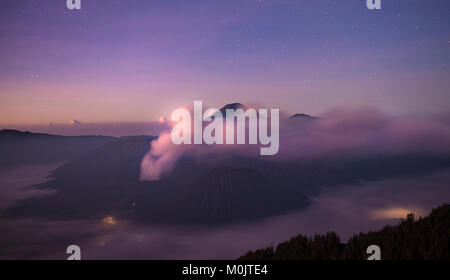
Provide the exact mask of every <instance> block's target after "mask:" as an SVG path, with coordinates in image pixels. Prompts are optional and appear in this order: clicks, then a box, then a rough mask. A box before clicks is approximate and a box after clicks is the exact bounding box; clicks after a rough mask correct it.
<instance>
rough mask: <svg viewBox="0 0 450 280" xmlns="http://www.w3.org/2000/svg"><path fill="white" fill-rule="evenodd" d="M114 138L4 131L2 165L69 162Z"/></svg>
mask: <svg viewBox="0 0 450 280" xmlns="http://www.w3.org/2000/svg"><path fill="white" fill-rule="evenodd" d="M114 139H115V138H114V137H108V136H59V135H50V134H40V133H31V132H21V131H17V130H8V129H5V130H0V166H6V165H16V164H32V163H46V162H56V161H67V160H71V159H74V158H76V157H78V156H80V155H82V154H84V153H87V152H90V151H93V150H95V149H97V148H98V147H100V146H103V145H104V144H106V143H108V142H110V141H112V140H114Z"/></svg>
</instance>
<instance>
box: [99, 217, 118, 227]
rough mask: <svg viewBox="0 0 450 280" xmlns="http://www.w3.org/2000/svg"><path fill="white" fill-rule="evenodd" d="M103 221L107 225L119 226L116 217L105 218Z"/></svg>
mask: <svg viewBox="0 0 450 280" xmlns="http://www.w3.org/2000/svg"><path fill="white" fill-rule="evenodd" d="M102 221H103V223H105V224H107V225H116V224H117V220H116V219H114V217H112V216H108V217H105V218H104V219H103V220H102Z"/></svg>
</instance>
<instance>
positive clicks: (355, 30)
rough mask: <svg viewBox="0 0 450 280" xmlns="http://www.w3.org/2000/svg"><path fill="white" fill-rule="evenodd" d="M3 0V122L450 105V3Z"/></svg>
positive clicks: (399, 110) (415, 109)
mask: <svg viewBox="0 0 450 280" xmlns="http://www.w3.org/2000/svg"><path fill="white" fill-rule="evenodd" d="M81 1H82V9H81V10H68V9H67V8H66V1H65V0H34V1H33V0H2V1H1V2H0V42H1V44H0V63H1V67H0V125H3V126H4V125H14V124H48V123H49V122H52V123H68V122H69V121H70V120H74V119H76V120H80V121H82V122H93V123H95V122H112V121H115V120H120V121H129V122H131V121H133V122H134V121H136V122H146V121H154V120H156V119H157V118H158V117H160V116H161V115H164V114H167V113H168V112H169V113H170V111H171V110H173V109H174V108H176V107H177V106H179V105H182V104H192V102H193V100H203V101H204V103H206V104H207V105H208V106H222V105H223V104H226V103H231V102H242V103H259V104H263V105H265V106H267V107H270V108H279V109H282V110H286V111H288V112H291V113H308V114H313V115H317V114H320V113H322V112H324V111H326V110H328V109H330V108H333V107H336V106H358V105H361V104H363V105H367V104H369V105H373V106H376V107H379V108H380V109H382V110H384V111H386V112H389V113H392V114H437V113H447V112H448V109H449V108H450V92H449V90H450V79H449V78H450V1H448V0H382V9H381V10H369V9H367V7H366V3H365V2H366V1H365V0H345V1H342V0H341V1H332V0H315V1H304V0H297V1H285V0H276V1H269V0H227V1H215V0H207V1H200V0H189V1H178V0H174V1H173V0H161V1H153V0H145V1H144V0H129V1H121V0H109V1H108V0H81Z"/></svg>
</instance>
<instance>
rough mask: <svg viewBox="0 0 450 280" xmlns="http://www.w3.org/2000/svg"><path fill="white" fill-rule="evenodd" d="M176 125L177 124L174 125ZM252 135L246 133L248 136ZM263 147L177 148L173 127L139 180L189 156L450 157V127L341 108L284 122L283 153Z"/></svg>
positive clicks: (153, 147)
mask: <svg viewBox="0 0 450 280" xmlns="http://www.w3.org/2000/svg"><path fill="white" fill-rule="evenodd" d="M170 125H172V126H173V124H170ZM247 134H248V133H247ZM258 149H259V145H248V144H247V145H206V144H202V145H184V144H182V145H174V144H173V143H172V141H171V138H170V128H169V129H168V130H166V131H163V132H162V133H161V134H160V135H159V138H158V139H157V140H155V141H153V142H152V143H151V147H150V150H149V152H148V153H147V154H146V155H145V157H144V158H143V160H142V163H141V180H158V179H160V178H161V177H163V176H164V175H167V174H169V173H170V171H171V170H172V169H173V168H174V167H175V166H176V163H177V161H178V160H179V159H180V158H181V157H183V156H188V157H191V158H194V159H196V160H198V161H207V160H222V159H224V158H232V157H234V156H238V157H254V158H259V159H261V160H299V159H301V160H305V159H306V160H308V159H316V158H323V157H329V158H333V157H339V158H342V157H346V158H351V157H364V156H370V155H379V154H410V153H414V154H430V155H450V123H449V122H446V121H441V120H437V119H431V118H424V117H412V116H391V115H388V114H385V113H383V112H381V111H379V110H377V109H376V108H373V107H353V108H337V109H333V110H330V111H328V112H326V113H324V114H322V115H321V116H318V117H317V118H305V117H298V118H288V117H287V115H286V114H284V118H281V119H280V150H279V153H278V154H277V155H276V156H272V157H261V156H260V155H259V152H258Z"/></svg>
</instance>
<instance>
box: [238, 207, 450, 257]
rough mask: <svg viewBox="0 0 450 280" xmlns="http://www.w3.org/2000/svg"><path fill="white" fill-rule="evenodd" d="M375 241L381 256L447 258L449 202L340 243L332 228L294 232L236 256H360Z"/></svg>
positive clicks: (363, 254)
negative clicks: (317, 232)
mask: <svg viewBox="0 0 450 280" xmlns="http://www.w3.org/2000/svg"><path fill="white" fill-rule="evenodd" d="M370 245H378V246H379V247H380V249H381V259H382V260H441V259H445V260H448V259H450V204H444V205H442V206H440V207H439V208H437V209H433V211H432V212H431V213H430V214H429V215H428V216H427V217H425V218H420V219H418V220H414V215H413V214H412V213H411V214H409V215H408V216H407V217H406V219H405V220H402V221H401V222H400V224H398V225H396V226H386V227H384V228H383V229H382V230H380V231H376V232H372V231H371V232H368V233H360V234H359V235H355V236H353V237H352V238H350V239H349V240H348V242H347V243H346V244H345V243H342V242H341V240H340V238H339V236H338V235H337V234H336V233H334V232H329V233H327V234H326V235H315V236H314V237H312V238H311V237H306V236H303V235H298V236H296V237H294V238H291V239H290V240H289V241H286V242H283V243H280V244H279V245H278V246H277V247H276V248H275V249H274V248H273V247H268V248H265V249H260V250H256V251H250V252H248V253H246V254H245V255H243V256H241V257H240V258H239V259H240V260H364V259H367V258H368V257H369V256H368V254H367V253H366V250H367V247H368V246H370Z"/></svg>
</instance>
